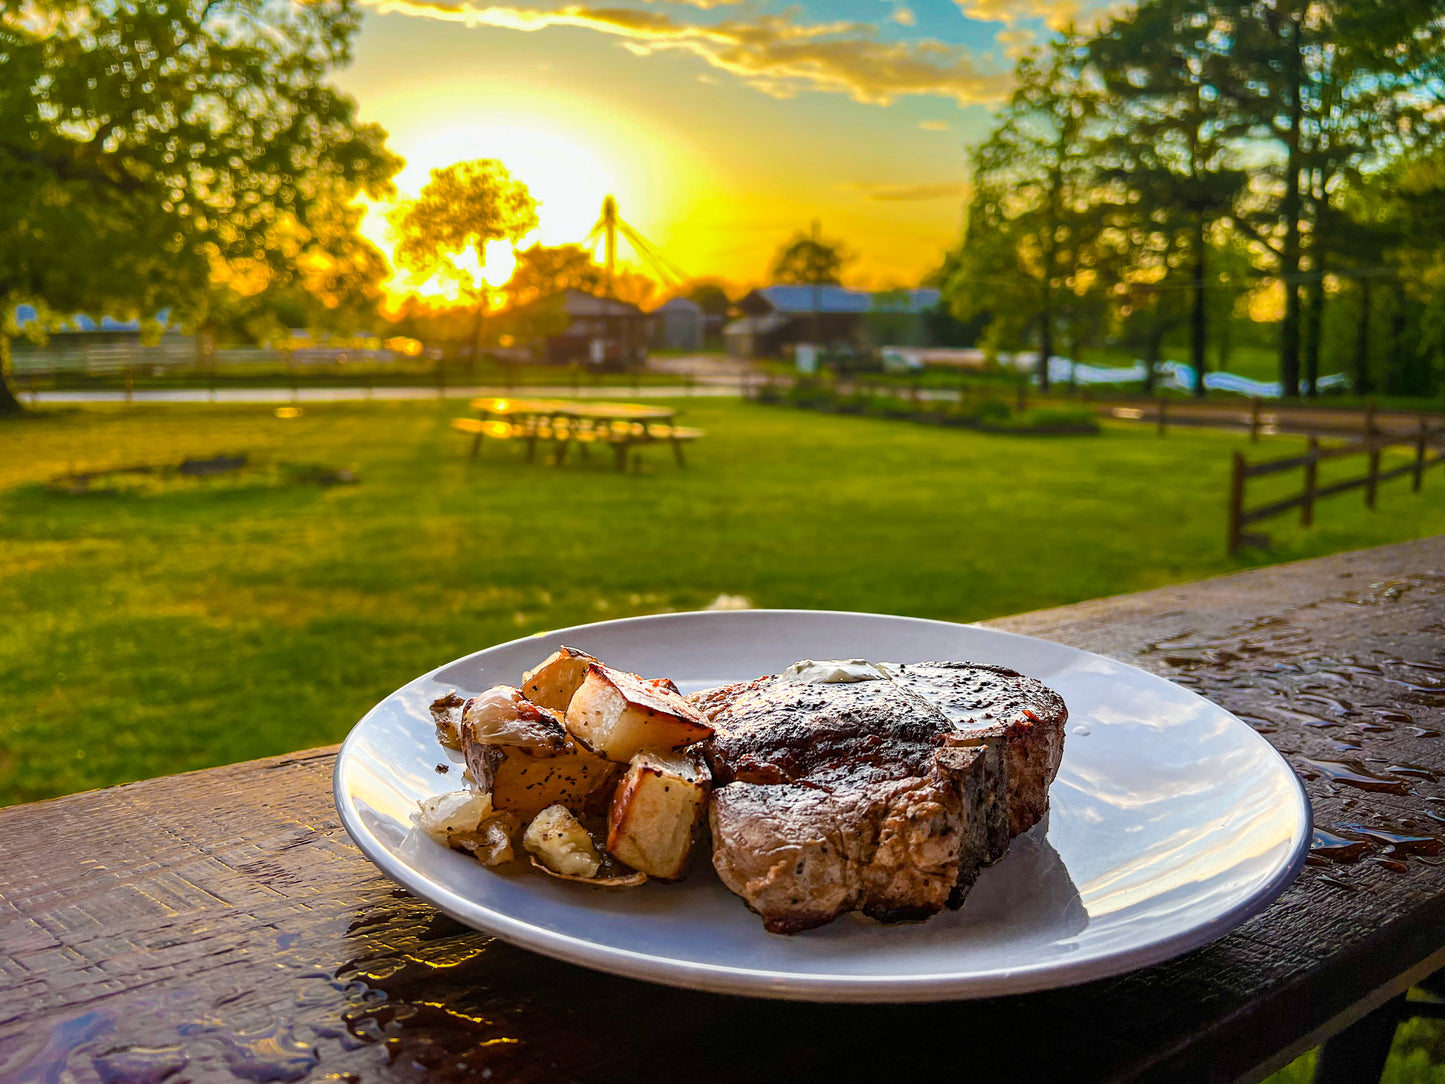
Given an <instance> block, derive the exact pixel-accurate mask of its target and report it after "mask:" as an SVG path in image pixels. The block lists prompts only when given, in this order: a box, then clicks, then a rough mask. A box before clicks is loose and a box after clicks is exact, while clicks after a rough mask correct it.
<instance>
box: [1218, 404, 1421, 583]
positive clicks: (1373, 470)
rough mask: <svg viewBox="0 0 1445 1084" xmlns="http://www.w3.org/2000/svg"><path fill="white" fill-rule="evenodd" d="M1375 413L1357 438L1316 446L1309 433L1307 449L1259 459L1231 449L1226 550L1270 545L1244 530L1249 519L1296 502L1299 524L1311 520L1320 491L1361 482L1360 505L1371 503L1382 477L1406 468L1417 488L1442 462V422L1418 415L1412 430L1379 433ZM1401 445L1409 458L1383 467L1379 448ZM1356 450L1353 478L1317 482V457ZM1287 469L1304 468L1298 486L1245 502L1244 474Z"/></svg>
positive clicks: (1328, 493)
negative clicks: (1253, 503) (1359, 460)
mask: <svg viewBox="0 0 1445 1084" xmlns="http://www.w3.org/2000/svg"><path fill="white" fill-rule="evenodd" d="M1374 415H1375V412H1374V408H1373V407H1371V408H1370V409H1369V410H1367V411H1366V414H1365V435H1364V437H1363V438H1362V439H1361V440H1358V441H1354V442H1353V443H1350V444H1345V445H1341V446H1338V447H1332V448H1321V447H1320V442H1319V439H1318V438H1317V437H1310V438H1309V449H1308V451H1306V452H1305V454H1304V455H1295V456H1289V457H1287V458H1284V459H1271V460H1268V461H1266V462H1263V463H1246V462H1245V459H1244V456H1243V454H1241V453H1240V452H1235V453H1234V463H1233V473H1232V475H1231V478H1230V484H1229V534H1228V550H1229V553H1230V555H1231V556H1233V555H1234V554H1235V553H1237V552H1238V551H1239V548H1240V547H1241V546H1267V545H1269V536H1268V535H1263V534H1255V533H1251V532H1248V531H1246V530H1245V528H1246V527H1248V526H1249V525H1250V524H1252V523H1258V522H1260V521H1261V520H1266V519H1272V518H1274V517H1275V516H1280V515H1283V514H1284V513H1285V512H1289V511H1292V510H1293V509H1295V508H1298V509H1299V510H1300V526H1302V527H1308V526H1310V525H1311V524H1313V523H1314V511H1315V502H1316V501H1318V500H1320V499H1321V498H1322V497H1332V496H1334V495H1335V494H1337V493H1347V492H1349V491H1350V490H1352V489H1360V488H1363V489H1364V491H1365V507H1366V508H1370V509H1373V508H1374V507H1375V499H1376V496H1377V494H1378V492H1379V488H1380V483H1381V482H1387V481H1389V480H1390V479H1392V478H1402V477H1404V476H1405V475H1407V474H1408V475H1410V477H1411V483H1410V489H1411V491H1412V492H1414V493H1418V492H1420V487H1421V485H1422V484H1423V483H1424V480H1425V471H1426V470H1428V469H1429V468H1430V467H1433V466H1434V465H1435V464H1437V463H1442V462H1445V451H1441V450H1440V449H1439V447H1438V446H1439V445H1441V444H1442V443H1445V426H1440V427H1436V428H1431V427H1430V424H1429V421H1428V420H1427V419H1426V418H1425V417H1424V416H1423V415H1421V417H1420V421H1419V426H1418V428H1417V429H1416V431H1415V432H1414V433H1381V432H1379V431H1378V430H1377V429H1376V428H1375V424H1374ZM1400 446H1405V447H1413V448H1414V450H1415V455H1414V458H1413V460H1412V461H1411V462H1409V463H1405V464H1403V465H1401V466H1398V467H1392V468H1390V469H1389V470H1384V471H1382V470H1381V469H1380V458H1381V455H1382V453H1383V452H1384V451H1385V449H1386V448H1390V447H1400ZM1357 455H1363V456H1365V457H1366V462H1367V467H1366V470H1365V473H1364V474H1363V475H1361V476H1360V477H1358V478H1347V479H1345V480H1344V481H1339V482H1331V483H1330V484H1328V485H1323V486H1322V485H1320V484H1319V465H1320V464H1321V463H1322V462H1325V461H1326V460H1330V459H1343V458H1346V457H1350V456H1357ZM1291 470H1302V471H1303V472H1304V473H1303V481H1304V489H1303V491H1302V492H1300V493H1298V494H1296V495H1295V496H1292V497H1285V498H1283V499H1281V500H1277V501H1272V502H1270V503H1269V504H1264V505H1260V506H1258V507H1256V508H1246V507H1245V489H1246V486H1247V484H1248V482H1249V479H1251V478H1263V477H1265V476H1267V475H1271V474H1280V473H1282V472H1285V471H1291Z"/></svg>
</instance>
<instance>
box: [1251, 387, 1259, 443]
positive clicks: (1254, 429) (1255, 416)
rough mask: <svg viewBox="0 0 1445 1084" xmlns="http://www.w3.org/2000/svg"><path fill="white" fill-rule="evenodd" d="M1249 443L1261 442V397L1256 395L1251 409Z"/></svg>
mask: <svg viewBox="0 0 1445 1084" xmlns="http://www.w3.org/2000/svg"><path fill="white" fill-rule="evenodd" d="M1249 443H1251V444H1258V443H1259V397H1258V396H1255V398H1254V399H1253V401H1252V406H1251V407H1250V411H1249Z"/></svg>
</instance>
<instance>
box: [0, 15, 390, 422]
mask: <svg viewBox="0 0 1445 1084" xmlns="http://www.w3.org/2000/svg"><path fill="white" fill-rule="evenodd" d="M360 17H361V14H360V7H359V5H358V4H357V3H356V2H355V0H317V2H314V3H308V4H278V3H275V2H274V0H132V2H129V3H126V4H123V5H100V4H86V5H76V4H73V3H70V2H68V0H31V2H29V3H26V4H24V5H4V6H0V70H3V72H4V77H3V78H0V313H3V315H4V319H5V320H6V321H7V322H8V326H6V327H3V328H0V357H3V356H4V355H8V349H9V340H10V337H11V336H12V335H13V334H14V332H15V327H14V324H13V313H14V311H15V306H16V305H17V304H19V303H22V302H29V303H32V304H34V305H36V307H37V308H38V309H39V310H40V311H41V312H42V314H43V315H44V316H45V318H46V319H47V320H51V321H53V320H55V319H57V318H58V317H60V316H63V315H68V314H70V313H73V312H86V313H90V314H91V315H101V314H103V313H108V314H110V315H115V316H141V317H149V316H151V315H152V314H154V313H155V311H156V310H157V309H159V308H161V307H169V308H171V310H172V312H173V314H174V315H175V317H178V318H179V319H181V320H182V321H187V322H190V323H192V324H195V325H202V324H204V323H205V321H206V319H207V315H208V313H209V311H210V308H211V306H212V304H213V303H214V301H215V300H216V298H217V296H218V294H224V292H225V291H226V289H227V288H228V285H227V284H228V283H230V282H233V281H236V280H237V279H239V278H245V279H246V281H248V282H252V283H254V282H257V281H264V282H265V283H266V284H267V285H268V286H281V285H284V284H286V283H292V282H300V281H302V280H303V279H304V278H305V275H306V271H305V266H306V265H307V264H308V263H309V265H310V266H311V269H312V271H313V272H315V270H316V269H317V267H318V266H319V265H320V264H324V263H326V262H328V261H332V260H339V261H340V262H343V263H344V262H346V261H348V260H351V261H353V262H354V263H355V262H356V257H357V253H358V252H359V251H364V243H363V242H360V241H359V240H358V238H357V237H356V235H355V231H354V221H352V222H351V223H350V226H347V225H346V224H345V215H344V214H343V215H339V214H338V209H340V208H345V207H347V206H349V205H350V204H351V202H352V200H353V199H354V198H355V196H356V195H357V194H358V193H361V192H365V193H366V194H368V195H370V196H372V197H374V198H383V197H385V196H388V195H390V194H391V180H390V179H391V177H392V175H393V174H395V172H396V171H397V170H398V169H399V168H400V166H401V162H400V160H399V159H397V158H396V157H395V156H394V155H392V154H390V153H389V152H388V151H387V150H386V148H385V145H384V144H385V135H386V134H385V133H384V132H383V131H382V130H381V129H380V128H378V127H377V126H375V125H368V124H361V123H359V122H358V121H357V119H356V103H355V102H354V101H353V100H352V99H350V98H348V97H346V96H345V95H342V94H340V93H338V92H337V91H336V90H335V89H334V88H332V87H331V86H329V85H328V84H327V82H326V77H327V75H328V74H329V72H330V71H332V70H333V69H335V68H337V67H339V66H341V65H343V64H345V63H346V62H347V61H348V60H349V59H350V55H351V54H350V47H351V39H352V38H353V37H354V35H355V33H356V30H357V28H358V26H359V24H360ZM374 255H375V254H374V250H372V252H371V253H370V254H369V255H368V256H365V257H362V259H361V262H365V260H366V259H369V258H371V257H372V256H374ZM343 277H345V273H343ZM15 410H18V403H16V401H15V399H14V396H13V395H12V394H11V393H10V391H9V388H8V386H6V384H5V382H4V380H3V378H0V413H3V412H13V411H15Z"/></svg>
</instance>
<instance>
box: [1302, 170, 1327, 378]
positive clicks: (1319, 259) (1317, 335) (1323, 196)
mask: <svg viewBox="0 0 1445 1084" xmlns="http://www.w3.org/2000/svg"><path fill="white" fill-rule="evenodd" d="M1329 199H1330V198H1329V195H1328V194H1327V193H1326V192H1325V188H1324V185H1323V184H1321V185H1320V186H1319V190H1318V192H1317V194H1316V196H1315V201H1314V203H1315V228H1314V233H1313V234H1312V236H1311V240H1310V255H1311V256H1312V261H1311V262H1312V263H1313V265H1314V266H1313V267H1311V268H1310V271H1311V278H1310V285H1309V309H1308V310H1307V313H1306V317H1305V359H1304V378H1305V395H1307V396H1308V397H1309V398H1311V399H1313V398H1314V397H1315V396H1317V395H1319V379H1320V350H1321V348H1322V345H1323V342H1324V338H1323V336H1324V323H1325V253H1326V248H1325V244H1326V242H1325V229H1326V224H1325V222H1326V219H1327V218H1328V217H1329V208H1330V203H1329Z"/></svg>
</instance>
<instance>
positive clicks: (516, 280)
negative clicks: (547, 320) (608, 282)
mask: <svg viewBox="0 0 1445 1084" xmlns="http://www.w3.org/2000/svg"><path fill="white" fill-rule="evenodd" d="M605 278H606V272H605V271H603V269H602V267H601V266H599V265H598V263H597V262H596V261H595V260H594V259H592V253H590V252H588V251H587V250H586V249H585V248H583V247H582V246H581V245H557V246H555V247H548V246H546V245H533V246H532V247H531V248H528V249H524V250H523V251H521V252H518V253H517V266H516V269H515V270H513V272H512V277H511V278H510V279H508V280H507V285H506V286H505V287H504V289H505V290H506V293H507V298H508V300H509V301H511V303H512V304H513V305H527V304H530V303H531V302H533V301H537V300H540V299H541V298H544V297H548V296H550V295H552V294H555V293H560V292H561V291H563V290H582V291H584V292H586V293H589V294H595V293H601V291H602V286H603V281H604V280H605Z"/></svg>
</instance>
